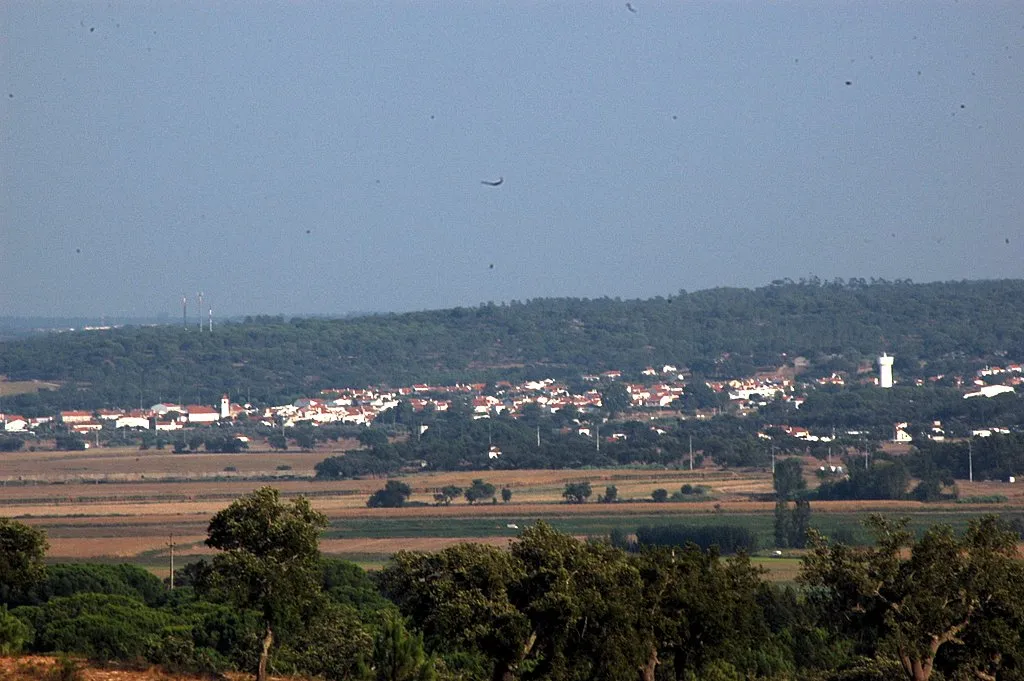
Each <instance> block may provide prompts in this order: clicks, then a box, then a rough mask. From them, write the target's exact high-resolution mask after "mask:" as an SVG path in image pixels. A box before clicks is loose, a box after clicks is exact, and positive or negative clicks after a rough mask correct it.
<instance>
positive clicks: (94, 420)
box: [0, 395, 254, 434]
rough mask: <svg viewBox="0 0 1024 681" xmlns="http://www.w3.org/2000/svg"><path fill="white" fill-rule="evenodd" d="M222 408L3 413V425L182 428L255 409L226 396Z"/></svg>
mask: <svg viewBox="0 0 1024 681" xmlns="http://www.w3.org/2000/svg"><path fill="white" fill-rule="evenodd" d="M219 407H220V408H219V409H215V408H213V407H208V406H206V405H201V404H189V405H180V404H172V403H169V402H162V403H160V404H154V405H153V406H152V407H150V408H149V409H97V410H96V411H62V412H60V413H59V414H58V415H57V416H56V417H52V416H42V417H39V418H25V417H23V416H19V415H18V414H3V413H0V424H2V425H3V430H4V431H5V432H8V433H21V432H27V431H32V430H35V429H36V428H38V427H40V426H42V425H44V424H54V423H56V424H60V425H62V426H64V427H66V428H67V429H68V430H69V431H71V432H74V433H80V434H85V433H91V432H93V431H97V430H102V429H103V427H104V426H105V425H113V427H114V428H137V429H143V430H180V429H182V428H185V427H187V426H195V425H204V424H205V425H209V424H213V423H218V422H220V421H223V420H231V419H234V418H237V417H238V416H240V415H242V414H245V413H252V412H253V411H254V410H252V409H251V408H246V407H242V406H239V405H237V404H234V403H232V402H231V401H230V400H229V399H228V396H227V395H225V396H224V397H222V398H221V400H220V405H219Z"/></svg>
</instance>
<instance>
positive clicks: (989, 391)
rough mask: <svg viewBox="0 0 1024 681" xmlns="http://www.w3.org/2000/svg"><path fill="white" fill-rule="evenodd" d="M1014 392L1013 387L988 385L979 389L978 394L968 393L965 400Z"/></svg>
mask: <svg viewBox="0 0 1024 681" xmlns="http://www.w3.org/2000/svg"><path fill="white" fill-rule="evenodd" d="M1012 392H1014V390H1013V386H1009V385H986V386H983V387H981V388H980V389H978V390H977V391H976V392H973V393H967V394H966V395H964V399H965V400H968V399H970V398H972V397H995V396H996V395H1003V394H1005V393H1012Z"/></svg>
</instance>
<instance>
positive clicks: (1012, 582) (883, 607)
mask: <svg viewBox="0 0 1024 681" xmlns="http://www.w3.org/2000/svg"><path fill="white" fill-rule="evenodd" d="M906 523H907V521H906V519H903V520H901V521H897V522H893V521H889V520H886V519H884V518H882V517H880V516H872V517H871V518H870V519H869V520H868V525H869V527H870V528H871V529H872V530H873V531H874V533H875V536H876V545H875V547H873V548H870V549H865V550H856V549H852V548H850V547H848V546H845V545H843V544H837V545H829V544H828V543H826V542H825V541H824V540H823V539H822V537H821V536H820V535H818V534H816V533H814V532H813V531H812V532H811V546H812V549H811V552H810V553H809V554H808V555H807V556H806V557H805V558H804V565H803V571H802V574H801V577H800V579H801V581H802V582H803V583H804V584H806V585H808V586H810V587H813V588H814V589H815V593H816V594H817V595H818V596H819V597H822V598H823V599H824V601H825V604H826V606H827V608H828V610H826V611H827V612H830V613H831V617H832V619H833V621H834V622H835V623H836V624H837V625H838V628H840V629H841V630H845V632H847V633H851V634H854V635H857V636H859V637H861V638H862V640H864V639H866V641H865V643H866V645H867V646H868V648H869V649H868V651H867V652H868V653H869V654H872V655H879V654H881V655H885V654H890V655H892V656H893V657H895V658H896V659H897V660H898V661H899V663H900V667H901V668H902V670H903V673H904V675H905V678H907V679H909V680H910V681H927V680H928V679H930V678H931V676H932V672H933V670H934V668H935V665H936V661H937V660H940V659H941V660H945V661H946V663H948V665H949V667H950V668H948V669H945V670H944V671H945V672H946V675H947V676H949V675H963V674H970V675H972V676H973V677H974V678H979V679H996V678H1002V677H1001V676H999V672H1000V670H1002V669H1004V668H1006V667H1007V665H1008V664H1011V665H1016V664H1020V663H1021V662H1022V660H1021V659H1020V658H1019V655H1020V653H1021V652H1022V651H1021V640H1020V632H1021V631H1022V630H1024V599H1022V597H1021V594H1020V589H1019V585H1020V584H1021V583H1022V580H1024V570H1022V566H1021V564H1020V563H1019V562H1018V560H1017V550H1016V540H1017V537H1016V535H1015V533H1013V532H1011V531H1009V530H1007V529H1006V528H1005V527H1003V526H1002V525H1001V523H1000V521H999V520H998V519H997V518H996V517H995V516H986V517H984V518H982V519H980V520H977V521H973V522H972V523H971V525H970V527H969V529H968V530H967V532H966V534H965V535H964V536H963V537H959V538H958V537H956V536H955V535H954V534H953V531H952V529H951V528H949V527H948V526H944V525H938V526H935V527H932V528H931V529H929V530H928V531H927V532H926V533H925V534H924V536H923V537H922V538H921V539H920V540H917V541H915V540H914V538H913V535H912V534H911V533H910V532H908V531H907V529H906ZM1015 655H1016V656H1018V657H1017V659H1016V660H1013V662H1010V660H1011V658H1013V657H1014V656H1015ZM957 678H959V676H957Z"/></svg>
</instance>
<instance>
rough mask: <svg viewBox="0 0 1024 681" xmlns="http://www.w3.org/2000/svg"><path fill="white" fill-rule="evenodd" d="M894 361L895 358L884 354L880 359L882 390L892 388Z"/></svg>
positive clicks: (879, 374) (879, 372)
mask: <svg viewBox="0 0 1024 681" xmlns="http://www.w3.org/2000/svg"><path fill="white" fill-rule="evenodd" d="M892 360H893V358H892V357H890V356H889V355H887V354H885V353H884V352H883V353H882V356H881V357H879V358H878V386H879V387H880V388H891V387H892Z"/></svg>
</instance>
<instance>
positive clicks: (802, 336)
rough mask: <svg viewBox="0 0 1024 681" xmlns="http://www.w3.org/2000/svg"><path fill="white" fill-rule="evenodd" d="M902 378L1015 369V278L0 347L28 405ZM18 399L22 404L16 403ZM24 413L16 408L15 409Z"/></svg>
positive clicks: (263, 323)
mask: <svg viewBox="0 0 1024 681" xmlns="http://www.w3.org/2000/svg"><path fill="white" fill-rule="evenodd" d="M883 350H884V351H885V352H888V353H889V354H891V355H893V356H894V357H895V358H896V359H895V365H894V367H893V370H894V371H895V373H896V374H897V375H898V376H899V377H900V380H903V381H908V380H913V379H915V378H925V377H927V376H934V375H938V374H948V373H952V372H954V371H955V372H960V373H964V372H971V371H975V370H977V369H980V368H982V367H984V366H985V365H1000V364H1001V363H1002V362H1003V361H1004V359H1005V358H1007V357H1009V358H1011V359H1013V358H1021V357H1024V280H998V281H961V282H939V283H928V284H914V283H912V282H909V281H898V282H889V281H877V280H875V281H865V280H860V279H855V280H847V281H832V282H822V281H820V280H814V279H812V280H806V281H798V282H790V281H778V282H774V283H773V284H772V285H770V286H765V287H761V288H757V289H739V288H718V289H710V290H705V291H698V292H693V293H687V292H685V291H681V292H679V293H678V294H677V295H672V296H664V297H656V298H651V299H648V300H620V299H615V298H595V299H581V298H542V299H535V300H529V301H525V302H520V301H511V302H508V303H501V304H494V303H486V304H481V305H479V306H476V307H459V308H453V309H448V310H435V311H425V312H410V313H403V314H380V315H367V316H361V317H351V318H346V319H327V318H312V317H298V318H293V319H285V318H284V317H253V318H249V319H242V320H240V321H233V322H225V323H222V324H220V325H219V326H218V327H216V328H215V329H214V331H213V332H212V333H209V332H202V333H200V332H198V331H197V329H195V328H192V329H188V330H184V329H182V328H181V326H180V324H179V325H174V324H167V325H160V326H126V327H123V328H111V329H108V330H104V331H98V332H88V333H87V332H77V331H76V332H68V333H60V334H43V335H35V336H29V337H25V338H18V339H13V340H7V341H3V342H0V374H6V375H8V376H9V377H10V379H11V380H12V381H24V380H33V379H35V380H42V381H54V382H59V383H61V384H62V385H63V387H62V388H61V390H59V391H53V392H47V391H44V392H40V393H37V394H35V395H34V396H32V397H31V399H34V400H36V402H34V403H32V404H27V406H25V407H24V409H26V410H31V409H32V408H35V407H38V408H39V409H42V408H44V407H46V408H49V409H51V410H52V409H57V408H61V409H63V408H88V407H94V408H98V407H104V406H109V405H114V404H117V405H131V404H135V405H138V404H139V402H140V400H141V401H142V402H144V403H146V404H153V403H157V402H160V401H163V400H166V399H176V398H178V396H179V395H185V396H186V397H188V398H189V399H190V400H193V401H195V402H196V403H206V402H210V401H213V400H214V399H215V398H216V397H217V396H219V395H221V394H222V393H229V394H233V395H243V394H244V395H246V396H247V399H251V400H252V401H253V402H260V403H263V404H281V403H286V402H290V401H291V400H293V399H295V398H296V397H300V396H304V395H311V394H316V393H317V391H319V390H322V389H324V388H331V387H339V386H350V387H359V386H369V385H390V386H402V385H414V384H417V383H442V384H443V383H449V384H453V383H457V382H466V381H474V382H485V381H491V380H503V379H507V380H520V379H522V380H528V379H531V378H544V377H552V378H556V379H559V380H580V377H582V376H583V375H585V374H594V373H600V372H603V371H608V370H617V371H622V372H623V373H624V374H625V376H626V377H634V376H637V377H638V376H640V374H641V372H642V371H643V370H644V369H645V368H648V367H661V366H664V365H678V366H680V367H682V366H685V367H687V368H688V369H689V371H690V372H692V373H693V374H695V375H699V376H702V377H706V378H709V379H715V378H719V377H736V376H748V375H753V374H755V373H757V372H758V371H760V370H765V369H770V370H775V369H777V368H778V367H780V366H783V365H788V366H791V367H793V368H794V370H798V371H801V372H804V373H807V374H809V375H812V376H813V375H821V376H824V377H827V376H829V375H830V374H832V373H835V372H847V373H849V372H852V373H854V374H856V373H857V372H858V371H861V370H862V369H864V367H868V368H871V367H872V366H874V365H875V364H876V362H877V358H878V356H879V355H880V354H881V352H882V351H883ZM24 399H25V400H29V399H30V398H29V397H26V398H24ZM16 406H17V405H16ZM19 408H21V407H19Z"/></svg>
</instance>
